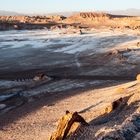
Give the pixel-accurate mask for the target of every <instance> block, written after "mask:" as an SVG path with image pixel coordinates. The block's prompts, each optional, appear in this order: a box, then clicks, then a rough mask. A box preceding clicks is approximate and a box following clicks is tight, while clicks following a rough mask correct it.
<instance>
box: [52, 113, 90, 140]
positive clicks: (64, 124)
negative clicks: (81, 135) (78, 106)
mask: <svg viewBox="0 0 140 140" xmlns="http://www.w3.org/2000/svg"><path fill="white" fill-rule="evenodd" d="M81 124H82V125H88V123H87V122H86V121H85V120H84V118H83V117H81V116H80V115H79V114H78V113H77V112H74V113H70V112H69V111H66V115H65V116H63V117H62V119H61V120H60V122H59V125H58V127H57V131H56V132H55V133H54V134H53V135H52V136H51V137H50V140H64V139H65V138H67V137H69V136H70V135H71V134H72V133H73V132H75V131H76V130H77V128H78V127H79V126H80V125H81Z"/></svg>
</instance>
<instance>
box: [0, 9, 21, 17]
mask: <svg viewBox="0 0 140 140" xmlns="http://www.w3.org/2000/svg"><path fill="white" fill-rule="evenodd" d="M16 15H21V14H20V13H17V12H12V11H4V10H0V16H16Z"/></svg>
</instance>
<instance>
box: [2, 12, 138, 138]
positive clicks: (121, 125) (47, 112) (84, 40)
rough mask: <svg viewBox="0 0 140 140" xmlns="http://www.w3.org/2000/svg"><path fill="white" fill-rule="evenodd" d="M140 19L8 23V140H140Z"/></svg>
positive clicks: (7, 19)
mask: <svg viewBox="0 0 140 140" xmlns="http://www.w3.org/2000/svg"><path fill="white" fill-rule="evenodd" d="M139 74H140V17H138V16H137V17H136V16H125V15H111V14H107V13H96V12H81V13H76V14H74V15H71V16H69V17H65V16H63V15H61V16H60V15H56V16H0V140H47V139H49V140H96V139H97V140H140V75H139Z"/></svg>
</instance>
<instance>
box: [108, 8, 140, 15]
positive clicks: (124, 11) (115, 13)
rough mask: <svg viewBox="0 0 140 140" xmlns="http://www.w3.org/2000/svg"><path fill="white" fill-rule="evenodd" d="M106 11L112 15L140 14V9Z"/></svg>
mask: <svg viewBox="0 0 140 140" xmlns="http://www.w3.org/2000/svg"><path fill="white" fill-rule="evenodd" d="M106 12H107V13H109V14H112V15H127V16H140V9H127V10H116V11H106Z"/></svg>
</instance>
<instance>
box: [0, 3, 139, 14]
mask: <svg viewBox="0 0 140 140" xmlns="http://www.w3.org/2000/svg"><path fill="white" fill-rule="evenodd" d="M129 8H135V9H140V0H0V10H6V11H15V12H19V13H41V14H43V13H52V12H70V11H98V10H99V11H104V10H106V11H110V10H125V9H129Z"/></svg>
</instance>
